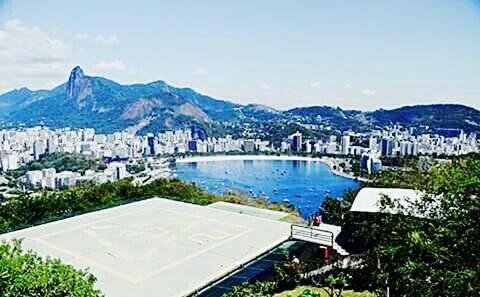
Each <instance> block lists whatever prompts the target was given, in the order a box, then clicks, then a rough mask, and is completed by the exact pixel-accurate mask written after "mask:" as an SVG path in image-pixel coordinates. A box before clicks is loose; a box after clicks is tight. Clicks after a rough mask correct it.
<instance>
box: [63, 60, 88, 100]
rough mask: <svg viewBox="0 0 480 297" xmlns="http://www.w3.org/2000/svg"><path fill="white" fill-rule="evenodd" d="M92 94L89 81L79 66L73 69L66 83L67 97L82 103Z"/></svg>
mask: <svg viewBox="0 0 480 297" xmlns="http://www.w3.org/2000/svg"><path fill="white" fill-rule="evenodd" d="M91 94H92V88H91V84H90V81H89V80H88V78H87V77H86V76H85V74H84V73H83V69H82V68H81V67H80V66H76V67H75V68H73V70H72V72H70V77H69V78H68V83H67V97H68V98H75V99H77V101H82V100H83V99H85V98H86V97H87V96H88V95H91Z"/></svg>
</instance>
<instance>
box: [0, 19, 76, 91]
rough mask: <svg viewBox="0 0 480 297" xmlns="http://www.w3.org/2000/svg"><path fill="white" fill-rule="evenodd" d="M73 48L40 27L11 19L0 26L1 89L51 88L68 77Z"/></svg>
mask: <svg viewBox="0 0 480 297" xmlns="http://www.w3.org/2000/svg"><path fill="white" fill-rule="evenodd" d="M72 52H73V51H72V49H71V48H70V47H69V46H68V45H67V44H65V43H64V42H62V41H61V40H59V39H56V38H54V37H52V36H50V35H49V34H48V33H47V32H45V31H43V30H42V29H40V28H39V27H36V26H29V25H27V24H24V23H23V22H22V21H21V20H18V19H12V20H8V21H7V22H6V23H5V25H4V27H3V29H0V65H1V66H0V80H2V81H3V84H4V85H5V87H4V88H2V89H3V90H2V91H5V90H6V89H12V88H15V87H20V86H27V85H28V86H29V87H32V88H45V87H49V86H50V84H49V82H51V81H59V80H61V79H62V78H63V79H64V78H65V75H66V73H65V72H68V69H69V68H70V63H69V61H70V58H71V57H72Z"/></svg>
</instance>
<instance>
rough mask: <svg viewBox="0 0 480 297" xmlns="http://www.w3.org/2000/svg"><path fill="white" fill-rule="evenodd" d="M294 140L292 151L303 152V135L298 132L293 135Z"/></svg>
mask: <svg viewBox="0 0 480 297" xmlns="http://www.w3.org/2000/svg"><path fill="white" fill-rule="evenodd" d="M291 138H292V147H291V149H292V151H293V152H301V151H302V133H300V132H296V133H294V134H292V135H291Z"/></svg>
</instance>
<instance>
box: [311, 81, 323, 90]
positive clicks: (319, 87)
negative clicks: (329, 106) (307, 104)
mask: <svg viewBox="0 0 480 297" xmlns="http://www.w3.org/2000/svg"><path fill="white" fill-rule="evenodd" d="M310 88H312V89H321V88H322V84H321V83H319V82H313V83H311V84H310Z"/></svg>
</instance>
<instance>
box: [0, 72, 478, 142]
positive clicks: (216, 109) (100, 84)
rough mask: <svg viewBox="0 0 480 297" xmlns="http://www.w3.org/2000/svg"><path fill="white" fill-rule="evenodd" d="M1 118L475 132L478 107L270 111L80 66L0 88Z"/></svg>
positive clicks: (10, 122) (217, 130)
mask: <svg viewBox="0 0 480 297" xmlns="http://www.w3.org/2000/svg"><path fill="white" fill-rule="evenodd" d="M0 120H1V123H2V126H3V127H18V126H27V127H28V126H36V125H45V126H48V127H53V128H57V127H72V128H82V127H91V128H95V129H96V130H97V131H98V132H100V133H107V132H114V131H121V130H126V131H129V132H132V133H138V134H145V133H148V132H161V131H166V130H172V129H177V128H185V127H198V128H202V129H205V130H206V131H208V132H209V133H210V134H212V135H216V134H222V133H224V132H228V133H234V132H235V131H237V132H238V131H240V130H242V131H243V132H238V133H239V134H241V133H245V129H242V128H244V127H249V129H255V127H257V128H259V129H260V128H261V129H267V128H270V129H273V130H275V129H276V127H277V128H278V127H281V129H282V130H283V129H284V128H285V127H286V126H290V127H292V129H296V128H299V127H302V128H305V127H308V126H309V125H316V126H321V127H327V128H328V129H329V130H334V131H340V132H342V131H345V130H352V131H363V130H368V129H371V128H374V127H380V128H381V127H385V126H389V125H393V124H401V125H402V126H405V127H411V126H415V127H418V126H423V127H425V126H428V127H430V128H433V129H435V128H452V129H464V130H466V131H480V111H478V110H476V109H474V108H471V107H468V106H463V105H456V104H436V105H416V106H406V107H401V108H397V109H392V110H384V109H379V110H376V111H373V112H363V111H359V110H344V109H341V108H339V107H329V106H312V107H297V108H293V109H290V110H276V109H274V108H271V107H268V106H264V105H256V104H250V105H241V104H237V103H233V102H230V101H228V100H219V99H215V98H212V97H209V96H206V95H202V94H200V93H198V92H196V91H194V90H192V89H190V88H176V87H173V86H171V85H169V84H167V83H165V82H164V81H154V82H150V83H147V84H131V85H122V84H119V83H116V82H114V81H112V80H109V79H106V78H103V77H95V76H88V75H85V73H84V71H83V70H82V69H81V68H80V67H79V66H77V67H75V68H74V69H73V70H72V71H71V73H70V76H69V78H68V81H67V82H65V83H63V84H61V85H59V86H57V87H55V88H53V89H52V90H36V91H34V90H30V89H28V88H21V89H17V90H13V91H11V92H8V93H5V94H3V95H0ZM243 136H245V135H243ZM255 136H258V135H255Z"/></svg>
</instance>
